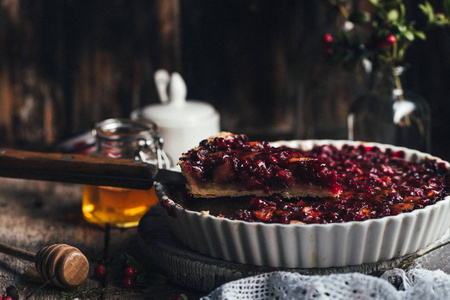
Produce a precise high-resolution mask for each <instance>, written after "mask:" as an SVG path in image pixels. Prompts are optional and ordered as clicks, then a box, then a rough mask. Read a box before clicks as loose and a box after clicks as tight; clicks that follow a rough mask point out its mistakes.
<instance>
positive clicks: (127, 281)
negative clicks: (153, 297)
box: [122, 277, 133, 288]
mask: <svg viewBox="0 0 450 300" xmlns="http://www.w3.org/2000/svg"><path fill="white" fill-rule="evenodd" d="M122 285H123V286H124V287H126V288H130V287H132V286H133V279H131V277H124V278H123V279H122Z"/></svg>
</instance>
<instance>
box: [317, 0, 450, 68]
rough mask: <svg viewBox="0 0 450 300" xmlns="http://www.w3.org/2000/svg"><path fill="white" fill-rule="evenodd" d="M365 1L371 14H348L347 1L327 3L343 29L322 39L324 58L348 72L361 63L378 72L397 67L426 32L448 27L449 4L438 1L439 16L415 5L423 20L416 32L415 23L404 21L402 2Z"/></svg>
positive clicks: (430, 8)
mask: <svg viewBox="0 0 450 300" xmlns="http://www.w3.org/2000/svg"><path fill="white" fill-rule="evenodd" d="M365 1H369V2H370V4H371V5H372V10H371V12H368V11H365V10H355V11H352V12H348V11H347V9H346V6H347V5H346V4H347V2H348V0H329V1H328V2H329V4H330V5H332V6H335V7H337V8H338V11H339V12H340V14H341V15H342V17H343V18H344V21H345V23H346V26H345V27H344V29H343V30H342V31H341V32H339V33H337V34H336V35H335V36H333V35H331V34H326V35H325V36H324V38H323V42H324V44H325V46H326V52H325V56H326V58H327V59H328V60H329V61H330V62H331V63H342V65H343V66H344V68H345V69H346V70H349V71H352V70H354V68H355V67H356V66H357V65H358V63H360V62H361V61H362V60H363V59H368V60H369V61H371V62H372V65H373V66H374V67H375V68H378V69H380V68H384V67H387V68H392V67H395V66H398V65H400V64H402V62H403V60H404V57H405V53H406V50H407V49H408V47H409V46H410V45H411V43H413V42H414V41H415V40H416V39H420V40H425V39H426V34H425V32H426V31H428V30H430V29H433V28H438V27H444V26H448V25H450V0H443V1H442V8H443V12H436V11H435V9H434V8H433V6H432V5H431V4H430V2H428V1H425V2H424V3H419V4H418V5H417V7H418V8H419V9H420V11H421V12H422V13H423V15H424V16H425V20H424V22H423V23H424V24H423V25H421V27H420V28H419V27H418V22H417V21H416V20H410V19H408V17H407V13H406V12H407V9H406V5H405V4H404V3H403V0H365ZM348 28H350V29H348Z"/></svg>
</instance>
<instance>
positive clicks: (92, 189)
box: [82, 119, 170, 228]
mask: <svg viewBox="0 0 450 300" xmlns="http://www.w3.org/2000/svg"><path fill="white" fill-rule="evenodd" d="M93 134H94V135H95V137H96V140H97V144H96V150H95V151H94V152H92V153H91V154H90V155H92V156H107V157H113V158H133V159H140V160H144V161H145V162H146V163H152V164H156V165H158V167H159V168H167V167H169V166H170V162H169V160H168V158H167V156H166V155H165V154H164V152H163V151H162V140H161V139H160V138H159V137H158V135H157V130H156V125H154V124H153V123H148V122H137V121H131V120H127V119H109V120H105V121H103V122H100V123H99V124H97V126H96V128H95V130H94V131H93ZM157 203H158V199H157V197H156V194H155V188H154V187H152V188H151V189H149V190H134V189H125V188H117V187H108V186H93V185H84V186H83V202H82V212H83V216H84V218H85V219H86V220H87V221H88V222H90V223H94V224H97V225H101V226H104V225H105V224H109V225H111V226H113V227H120V228H128V227H134V226H137V225H138V224H139V221H140V219H141V217H142V216H143V215H144V214H145V213H146V212H147V211H148V210H149V209H150V208H151V207H152V206H154V205H156V204H157Z"/></svg>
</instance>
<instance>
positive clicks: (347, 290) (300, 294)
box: [201, 229, 450, 300]
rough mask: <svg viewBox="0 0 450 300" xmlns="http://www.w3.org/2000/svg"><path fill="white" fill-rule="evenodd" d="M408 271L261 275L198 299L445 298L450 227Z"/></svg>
mask: <svg viewBox="0 0 450 300" xmlns="http://www.w3.org/2000/svg"><path fill="white" fill-rule="evenodd" d="M418 254H421V255H420V256H419V257H418V258H416V259H415V260H414V261H413V263H412V264H411V266H410V267H409V269H407V270H406V271H405V270H403V269H391V270H388V271H386V272H384V273H383V274H382V275H381V277H375V276H370V275H365V274H362V273H344V274H342V273H341V274H331V275H322V276H321V275H301V274H299V273H290V272H272V273H264V274H260V275H256V276H252V277H247V278H243V279H239V280H236V281H232V282H229V283H226V284H224V285H222V286H220V287H218V288H217V289H215V290H214V291H212V292H211V293H210V294H209V295H208V296H206V297H203V298H201V300H249V299H257V300H269V299H270V300H273V299H276V300H290V299H296V300H301V299H305V300H306V299H308V300H309V299H314V300H349V299H360V300H375V299H380V300H386V299H388V300H400V299H401V300H416V299H417V300H444V299H450V275H449V274H450V229H449V231H448V232H447V233H446V234H445V235H444V236H443V237H442V238H441V239H439V240H438V241H437V242H436V243H434V244H433V245H430V246H429V247H427V248H426V249H423V250H422V251H420V253H418Z"/></svg>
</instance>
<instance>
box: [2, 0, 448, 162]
mask: <svg viewBox="0 0 450 300" xmlns="http://www.w3.org/2000/svg"><path fill="white" fill-rule="evenodd" d="M406 2H407V3H408V4H412V5H413V6H412V7H415V6H416V4H417V1H406ZM409 2H411V3H409ZM431 2H432V3H433V4H435V6H436V7H438V8H439V3H440V1H431ZM408 13H409V14H410V16H415V17H417V18H418V20H419V21H420V18H421V15H420V13H419V12H418V11H417V10H416V9H410V11H409V12H408ZM340 25H341V20H340V18H339V17H338V14H337V12H336V11H334V10H333V9H332V8H331V7H330V6H328V5H326V2H325V1H295V0H281V1H264V0H252V1H250V0H234V1H225V0H221V1H219V0H217V1H211V0H203V1H200V0H192V1H187V0H183V1H181V0H153V1H146V0H134V1H133V0H132V1H125V0H123V1H119V0H112V1H109V0H108V1H107V0H92V1H87V0H85V1H81V0H80V1H76V0H53V1H46V0H28V1H19V0H11V1H3V2H2V3H1V6H0V145H2V146H9V147H16V148H25V149H32V150H35V149H39V150H51V149H54V147H55V145H57V144H58V143H59V142H61V141H63V140H65V139H66V138H68V137H71V136H73V135H75V134H78V133H81V132H84V131H86V130H88V129H90V128H92V126H93V124H94V123H95V122H97V121H100V120H103V119H106V118H111V117H128V116H129V114H130V112H131V111H132V110H133V109H135V108H138V107H142V106H145V105H147V104H150V103H155V102H157V101H158V98H157V94H156V89H155V85H154V81H153V74H154V72H155V71H156V70H157V69H159V68H164V69H167V70H168V71H170V72H174V71H177V72H179V73H180V74H181V75H182V76H183V77H184V79H185V81H186V84H187V87H188V98H189V99H200V100H202V101H206V102H209V103H211V104H213V105H214V106H215V107H216V108H217V110H218V111H219V112H220V114H221V117H222V129H224V130H228V131H232V132H236V133H246V134H248V135H249V136H250V137H251V138H264V139H267V140H276V139H281V138H289V139H290V138H295V139H304V138H335V139H338V138H339V139H340V138H344V139H345V138H346V137H347V134H346V113H347V109H348V106H349V104H350V103H351V102H352V100H353V99H355V98H356V97H357V96H358V95H359V94H360V93H361V92H362V91H363V86H362V85H361V84H360V80H359V78H360V75H359V74H358V73H355V74H349V73H346V72H345V71H343V69H342V68H341V67H340V66H336V65H329V64H327V63H326V62H325V61H324V59H323V57H322V52H323V49H322V45H321V38H322V36H323V34H325V33H327V32H331V33H334V32H336V31H338V30H339V26H340ZM407 63H408V64H409V66H410V67H409V69H408V73H407V88H409V89H411V90H414V91H415V92H416V93H418V94H420V95H422V96H423V97H424V98H425V99H426V100H427V101H428V103H429V104H430V106H431V109H432V126H433V127H432V150H431V152H432V153H433V154H435V155H438V156H441V157H443V158H445V159H447V160H448V159H450V143H449V140H450V122H449V121H448V115H449V112H450V96H449V95H450V76H449V75H450V29H446V30H443V29H439V30H435V31H433V32H429V33H428V39H427V41H426V42H422V41H417V42H416V43H415V44H414V45H413V46H412V47H411V48H410V50H409V51H408V56H407Z"/></svg>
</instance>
